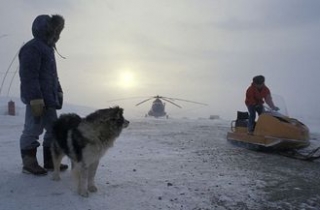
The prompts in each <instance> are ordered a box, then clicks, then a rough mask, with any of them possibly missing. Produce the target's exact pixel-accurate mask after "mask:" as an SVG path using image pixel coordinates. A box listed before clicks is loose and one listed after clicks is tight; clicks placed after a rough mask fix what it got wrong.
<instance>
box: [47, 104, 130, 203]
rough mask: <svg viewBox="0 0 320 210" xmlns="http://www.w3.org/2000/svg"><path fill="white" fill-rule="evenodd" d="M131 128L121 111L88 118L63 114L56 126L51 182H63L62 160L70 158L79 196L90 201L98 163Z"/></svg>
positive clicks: (92, 115)
mask: <svg viewBox="0 0 320 210" xmlns="http://www.w3.org/2000/svg"><path fill="white" fill-rule="evenodd" d="M128 125H129V121H128V120H126V119H125V118H124V117H123V109H122V108H120V107H113V108H109V109H100V110H97V111H95V112H94V113H91V114H89V115H88V116H86V117H85V118H81V117H80V116H78V115H77V114H73V113H72V114H62V115H61V116H60V117H59V118H58V120H57V121H56V122H55V124H54V125H53V136H54V140H53V142H52V147H51V153H52V159H53V165H54V171H53V177H52V179H53V180H56V181H57V180H60V175H59V173H60V164H61V160H62V158H63V157H64V156H65V155H67V156H68V157H69V158H70V159H71V161H72V170H73V172H74V175H75V177H76V182H77V185H78V193H79V194H80V195H81V196H84V197H88V195H89V192H96V191H97V187H96V186H95V184H94V177H95V174H96V170H97V168H98V164H99V160H100V158H101V157H102V156H103V155H104V154H105V152H106V151H107V150H108V149H109V148H110V147H112V146H113V142H114V141H115V140H116V138H117V137H118V136H119V135H120V133H121V131H122V129H123V128H126V127H128Z"/></svg>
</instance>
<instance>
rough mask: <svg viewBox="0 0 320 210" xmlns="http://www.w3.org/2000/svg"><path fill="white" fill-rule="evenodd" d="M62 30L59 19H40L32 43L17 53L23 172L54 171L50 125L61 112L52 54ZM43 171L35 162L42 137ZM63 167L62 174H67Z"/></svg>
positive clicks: (42, 173)
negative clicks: (22, 112) (22, 114)
mask: <svg viewBox="0 0 320 210" xmlns="http://www.w3.org/2000/svg"><path fill="white" fill-rule="evenodd" d="M63 28H64V18H63V17H62V16H60V15H52V16H49V15H39V16H37V17H36V18H35V20H34V21H33V24H32V34H33V39H31V40H30V41H29V42H27V43H26V44H24V45H23V46H22V47H21V49H20V52H19V64H20V66H19V76H20V82H21V83H20V91H21V101H22V102H23V103H24V104H25V105H26V113H25V124H24V129H23V131H22V135H21V137H20V150H21V157H22V162H23V168H22V171H23V172H24V173H31V174H34V175H46V174H47V170H52V169H53V164H52V157H51V151H50V145H51V141H52V132H51V130H52V124H53V122H54V121H55V120H56V119H57V109H61V107H62V101H63V92H62V88H61V85H60V82H59V78H58V73H57V67H56V61H55V56H54V50H55V48H56V43H57V41H58V40H59V38H60V33H61V31H62V30H63ZM44 130H45V134H44V139H43V159H44V167H41V166H40V165H39V164H38V161H37V156H36V154H37V148H38V147H39V146H40V143H39V142H38V140H39V136H40V135H41V134H42V133H43V131H44ZM67 168H68V166H67V165H62V166H61V170H66V169H67Z"/></svg>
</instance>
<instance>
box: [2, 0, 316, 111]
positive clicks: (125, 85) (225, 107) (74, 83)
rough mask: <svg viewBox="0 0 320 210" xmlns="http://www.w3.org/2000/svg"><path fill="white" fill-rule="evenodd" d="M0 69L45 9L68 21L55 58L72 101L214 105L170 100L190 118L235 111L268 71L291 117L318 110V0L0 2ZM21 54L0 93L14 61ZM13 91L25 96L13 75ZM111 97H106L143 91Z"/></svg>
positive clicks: (270, 84)
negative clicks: (157, 99) (166, 100)
mask: <svg viewBox="0 0 320 210" xmlns="http://www.w3.org/2000/svg"><path fill="white" fill-rule="evenodd" d="M0 2H1V7H0V12H1V13H0V14H1V19H0V21H1V32H0V61H1V62H0V73H1V75H0V76H1V79H2V80H3V77H4V75H5V74H4V73H5V72H6V70H7V69H8V67H9V65H10V63H11V61H12V59H13V58H14V55H15V54H16V53H17V51H18V50H19V48H20V47H21V45H22V43H23V42H27V41H28V40H29V39H31V38H32V36H31V24H32V21H33V20H34V18H35V17H36V16H37V15H39V14H61V15H62V16H63V17H64V18H65V21H66V24H65V29H64V30H63V32H62V34H61V37H60V41H59V42H58V44H57V48H58V51H59V53H60V54H61V55H63V56H65V57H67V59H63V58H61V57H59V56H58V55H56V59H57V64H58V71H59V77H60V81H61V84H62V86H63V89H64V96H65V101H66V102H67V103H73V104H79V105H85V106H93V107H97V108H100V107H108V106H110V105H114V104H119V105H120V106H123V107H124V108H125V109H126V110H127V112H132V113H134V112H136V113H138V114H140V113H143V112H147V111H148V109H149V108H150V106H151V102H150V103H146V104H143V105H141V106H139V107H135V104H136V103H138V102H139V101H141V100H144V99H146V97H147V96H154V95H162V96H168V97H177V98H182V99H187V100H193V101H199V102H203V103H207V104H209V106H207V107H199V106H192V105H189V104H188V105H186V104H185V103H184V102H182V103H179V102H177V103H178V104H179V105H181V106H182V107H185V108H186V109H185V110H184V109H181V110H180V109H178V108H176V107H171V106H170V105H169V104H167V111H168V112H172V113H173V115H174V113H182V114H184V115H188V112H189V111H188V110H192V111H190V112H195V113H196V114H199V115H200V114H201V116H209V115H211V114H218V115H222V116H227V115H228V116H230V115H231V116H235V113H236V111H237V110H246V107H245V105H244V97H245V91H246V89H247V87H248V86H249V85H250V83H251V81H252V77H253V76H255V75H258V74H263V75H264V76H265V77H266V85H267V86H268V87H269V88H270V89H271V91H272V93H274V94H277V95H280V96H282V97H283V98H284V100H285V102H286V105H287V108H288V111H289V114H291V115H297V116H298V115H313V116H320V110H319V108H318V107H319V101H320V93H319V90H320V83H319V80H320V68H319V67H320V41H319V37H320V12H319V11H320V1H319V0H307V1H306V0H174V1H172V0H91V1H86V0H77V1H72V0H55V1H43V0H10V1H4V0H0ZM18 65H19V64H18V60H17V59H16V60H15V61H14V62H13V64H12V66H11V68H10V71H9V74H8V75H7V77H6V80H5V81H4V85H3V87H2V90H1V95H2V96H6V95H7V94H8V86H9V84H10V82H11V80H12V77H13V75H14V72H15V71H16V70H17V68H18ZM9 95H10V96H19V77H18V75H15V77H14V79H13V83H12V87H11V89H10V92H9ZM140 96H141V98H137V99H130V100H124V101H117V102H113V103H110V102H109V101H110V100H114V99H119V98H129V97H140Z"/></svg>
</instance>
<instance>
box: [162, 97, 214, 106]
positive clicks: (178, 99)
mask: <svg viewBox="0 0 320 210" xmlns="http://www.w3.org/2000/svg"><path fill="white" fill-rule="evenodd" d="M166 98H167V97H166ZM167 99H169V100H173V101H174V100H177V101H184V102H189V103H194V104H199V105H204V106H208V104H205V103H200V102H196V101H190V100H185V99H180V98H167Z"/></svg>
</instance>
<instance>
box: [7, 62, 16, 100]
mask: <svg viewBox="0 0 320 210" xmlns="http://www.w3.org/2000/svg"><path fill="white" fill-rule="evenodd" d="M18 69H19V66H18V67H17V68H16V70H15V72H14V73H13V76H12V78H11V81H10V85H9V88H8V93H7V97H8V96H9V93H10V89H11V86H12V83H13V79H14V77H15V76H16V74H17V72H18Z"/></svg>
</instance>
